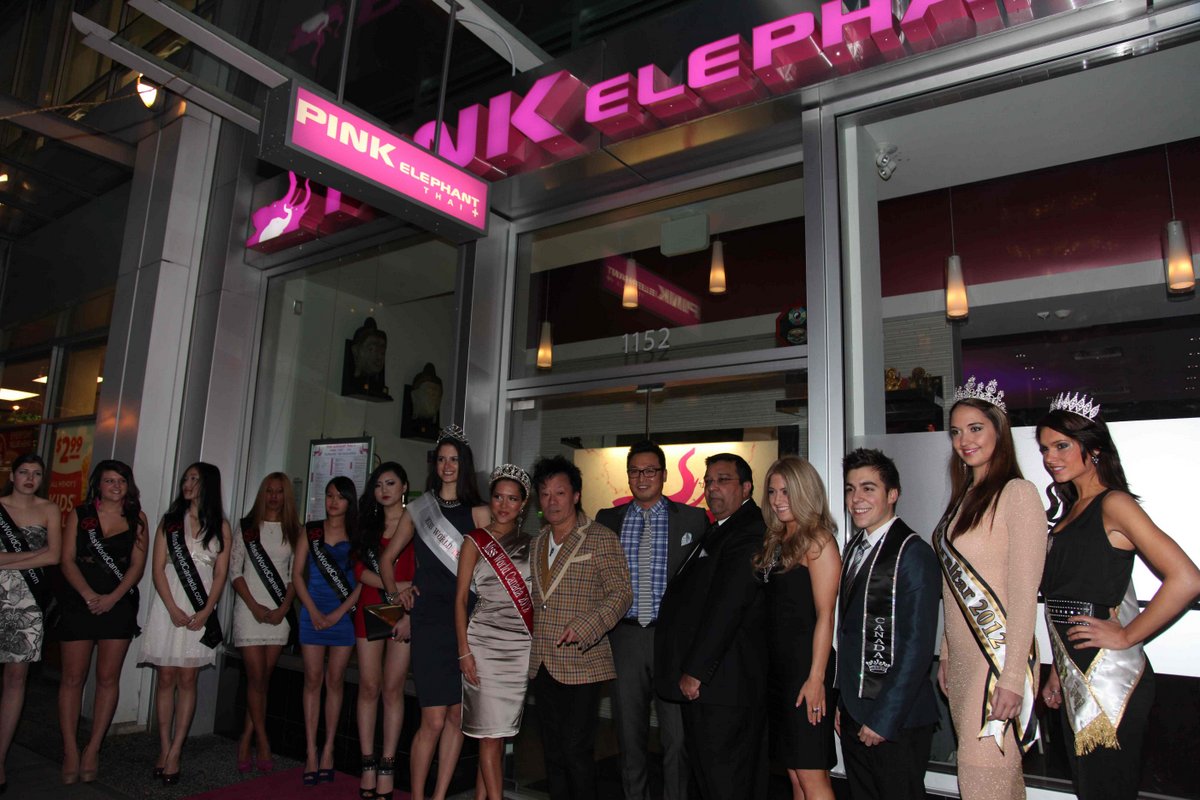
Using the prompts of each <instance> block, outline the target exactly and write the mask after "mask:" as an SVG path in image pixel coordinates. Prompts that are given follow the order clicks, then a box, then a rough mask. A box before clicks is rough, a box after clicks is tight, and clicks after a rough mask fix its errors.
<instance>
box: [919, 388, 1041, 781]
mask: <svg viewBox="0 0 1200 800" xmlns="http://www.w3.org/2000/svg"><path fill="white" fill-rule="evenodd" d="M1003 397H1004V393H1003V392H999V391H997V389H996V386H995V381H992V382H991V383H990V384H988V385H987V386H984V385H983V384H978V385H976V384H975V379H974V378H972V379H971V380H970V381H968V383H967V385H966V386H965V387H962V388H960V389H959V390H957V391H956V392H955V401H956V402H955V404H954V406H953V408H952V409H951V412H950V441H951V444H952V446H953V453H952V455H951V457H950V476H951V485H952V492H951V498H950V503H949V505H948V506H947V508H946V512H945V514H944V515H943V517H942V521H941V522H940V523H939V524H938V528H937V530H936V531H935V532H934V549H935V551H936V552H937V553H938V558H939V560H940V561H941V563H942V572H943V575H944V577H945V580H944V581H943V586H942V593H943V600H944V602H945V616H946V633H945V637H944V639H943V640H942V653H941V662H940V665H939V668H938V683H939V684H940V685H941V688H942V691H943V692H945V693H946V695H947V696H948V697H949V700H950V714H951V717H952V718H953V721H954V728H955V732H956V734H957V737H958V758H957V760H958V783H959V791H960V793H961V795H962V797H963V800H992V799H993V798H995V799H997V800H1008V799H1009V798H1012V799H1013V800H1019V799H1020V798H1024V797H1025V783H1024V778H1023V775H1022V769H1021V756H1022V755H1023V753H1024V752H1025V751H1026V750H1027V749H1028V748H1029V746H1030V745H1032V744H1033V742H1034V741H1035V740H1036V738H1037V721H1036V717H1034V716H1033V700H1034V697H1035V696H1036V692H1037V685H1036V682H1037V676H1038V658H1037V649H1036V648H1037V646H1036V643H1035V642H1034V626H1035V619H1036V615H1037V589H1038V583H1039V581H1040V580H1041V576H1042V564H1043V562H1044V560H1045V557H1046V514H1045V511H1044V510H1043V508H1042V503H1041V500H1040V498H1039V495H1038V492H1037V489H1036V488H1035V487H1034V485H1033V484H1032V483H1030V482H1029V481H1026V480H1024V479H1023V478H1022V476H1021V470H1020V468H1019V467H1018V466H1017V459H1016V449H1015V447H1014V446H1013V440H1012V432H1011V430H1010V428H1009V424H1008V416H1007V414H1006V412H1005V408H1004V399H1003ZM968 617H969V618H970V620H969V619H968ZM985 648H986V652H987V653H988V654H989V655H988V656H985Z"/></svg>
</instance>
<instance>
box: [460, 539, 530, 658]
mask: <svg viewBox="0 0 1200 800" xmlns="http://www.w3.org/2000/svg"><path fill="white" fill-rule="evenodd" d="M467 536H469V537H470V538H471V541H473V542H475V545H476V546H477V547H478V548H479V552H480V554H481V555H483V558H484V560H485V561H487V563H488V564H489V565H490V566H491V568H492V569H493V570H495V572H496V577H497V578H499V579H500V585H501V586H503V587H504V590H505V591H506V592H508V599H510V600H512V603H513V606H515V607H516V609H517V613H518V614H520V615H521V621H522V622H524V623H525V630H526V631H528V632H529V635H530V636H532V635H533V598H532V597H531V596H530V594H529V586H528V585H527V584H526V583H525V577H524V576H523V575H521V570H519V569H517V565H516V564H514V563H513V561H512V559H511V558H509V556H508V553H506V552H505V551H504V548H503V547H501V546H500V543H499V542H497V541H496V538H495V537H494V536H492V533H491V531H488V530H486V529H484V528H476V529H475V530H473V531H471V532H470V533H468V534H467Z"/></svg>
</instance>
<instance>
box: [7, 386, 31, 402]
mask: <svg viewBox="0 0 1200 800" xmlns="http://www.w3.org/2000/svg"><path fill="white" fill-rule="evenodd" d="M30 397H37V392H22V391H19V390H17V389H0V402H5V403H15V402H16V401H18V400H25V399H28V398H30Z"/></svg>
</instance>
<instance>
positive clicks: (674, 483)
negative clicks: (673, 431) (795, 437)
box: [575, 441, 779, 517]
mask: <svg viewBox="0 0 1200 800" xmlns="http://www.w3.org/2000/svg"><path fill="white" fill-rule="evenodd" d="M717 453H734V454H736V455H739V456H741V457H742V458H744V459H746V463H748V464H749V465H750V469H751V470H753V472H754V478H755V484H754V493H755V498H754V499H755V500H756V501H757V500H758V499H759V496H761V494H762V492H761V487H762V476H763V475H765V474H766V471H767V469H768V468H769V467H770V466H771V464H772V463H774V461H775V459H776V458H778V457H779V443H778V442H776V441H760V442H705V443H704V444H669V445H664V446H663V454H664V455H666V457H667V480H666V483H665V484H664V485H663V494H665V495H666V496H667V497H669V498H671V499H672V500H674V501H675V502H676V503H679V504H681V505H686V506H700V507H701V508H706V506H705V503H704V459H706V458H708V457H709V456H713V455H716V454H717ZM627 455H629V448H628V447H595V448H588V449H585V450H576V451H575V466H577V467H579V471H580V472H582V473H583V492H582V495H583V507H584V512H585V513H587V515H588V516H590V517H594V516H595V515H596V512H597V511H598V510H599V509H601V508H608V507H609V506H614V505H618V506H619V505H624V504H625V503H628V502H629V501H630V500H631V499H632V497H631V496H630V494H629V478H628V477H627V476H626V474H625V457H626V456H627Z"/></svg>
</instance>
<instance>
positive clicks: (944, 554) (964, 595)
mask: <svg viewBox="0 0 1200 800" xmlns="http://www.w3.org/2000/svg"><path fill="white" fill-rule="evenodd" d="M946 517H947V518H952V517H953V514H947V515H946ZM948 521H949V520H948V519H943V524H942V525H939V526H938V529H937V530H936V531H934V533H933V546H934V550H935V551H936V552H937V554H938V561H939V562H940V563H941V565H942V573H943V574H944V575H945V576H946V582H947V583H948V584H949V585H950V589H951V591H952V593H953V594H954V599H955V600H957V601H958V608H959V611H961V612H962V615H963V618H964V619H965V620H966V621H967V627H968V628H970V630H971V633H972V634H973V635H974V637H975V643H976V644H977V645H979V649H980V650H981V651H982V652H983V657H984V658H985V659H987V662H988V677H987V683H986V684H985V686H984V690H983V711H982V727H981V728H980V730H979V735H978V738H980V739H983V738H986V737H988V736H990V737H992V738H993V739H995V740H996V746H997V747H999V748H1000V751H1001V752H1004V735H1005V733H1007V732H1008V726H1009V723H1011V722H1012V720H1011V719H991V720H990V719H988V717H989V716H991V713H992V693H993V691H994V690H995V688H996V682H997V681H998V680H999V678H1000V674H1001V673H1002V672H1003V671H1004V663H1005V657H1006V655H1007V651H1008V645H1007V633H1008V620H1007V618H1006V617H1005V613H1004V605H1003V604H1002V603H1001V602H1000V599H999V598H998V597H996V594H995V593H994V592H993V591H992V588H991V587H990V586H988V584H987V581H985V580H984V579H983V578H982V577H981V576H980V575H979V574H978V573H977V572H975V569H974V568H973V567H972V566H971V564H970V562H969V561H967V560H966V559H965V558H964V557H963V556H962V554H961V553H959V552H958V550H957V549H956V548H955V547H954V545H952V544H951V543H950V537H949V536H947V535H946V529H947V528H949V524H948ZM946 613H949V610H947V612H946ZM1039 665H1040V662H1039V660H1038V654H1037V640H1036V639H1034V640H1033V642H1032V643H1031V645H1030V648H1029V653H1028V654H1026V659H1025V680H1024V681H1023V682H1022V686H1021V711H1020V713H1019V714H1018V716H1017V722H1018V726H1017V729H1016V730H1015V731H1014V733H1015V734H1016V737H1017V744H1018V745H1019V746H1020V748H1021V752H1022V753H1024V752H1027V751H1028V750H1029V748H1030V747H1032V746H1033V743H1034V742H1035V741H1037V738H1038V723H1037V717H1036V716H1034V713H1033V707H1034V700H1035V697H1034V688H1033V687H1034V677H1033V676H1034V670H1035V669H1038V668H1039Z"/></svg>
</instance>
